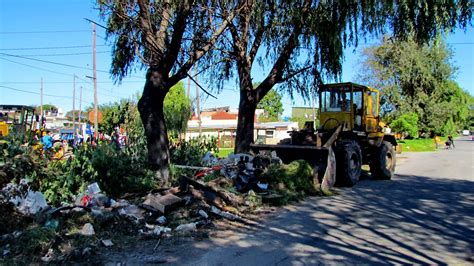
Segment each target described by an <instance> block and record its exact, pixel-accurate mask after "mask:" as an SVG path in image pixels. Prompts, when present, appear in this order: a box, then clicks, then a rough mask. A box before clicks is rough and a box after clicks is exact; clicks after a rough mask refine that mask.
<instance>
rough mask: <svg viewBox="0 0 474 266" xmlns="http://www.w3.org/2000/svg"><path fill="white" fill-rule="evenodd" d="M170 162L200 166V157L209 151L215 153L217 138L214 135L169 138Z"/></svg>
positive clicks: (216, 150)
mask: <svg viewBox="0 0 474 266" xmlns="http://www.w3.org/2000/svg"><path fill="white" fill-rule="evenodd" d="M171 142H172V146H171V148H170V153H171V163H172V164H178V165H188V166H202V163H201V161H202V158H203V157H204V155H205V154H206V153H207V152H208V151H210V152H213V153H214V154H216V153H217V152H218V151H219V149H218V148H217V139H216V138H215V137H205V136H203V137H197V138H192V139H190V140H171Z"/></svg>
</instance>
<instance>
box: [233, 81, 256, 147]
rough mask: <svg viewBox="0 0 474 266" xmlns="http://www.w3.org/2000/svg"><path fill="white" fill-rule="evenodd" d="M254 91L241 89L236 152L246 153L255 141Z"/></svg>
mask: <svg viewBox="0 0 474 266" xmlns="http://www.w3.org/2000/svg"><path fill="white" fill-rule="evenodd" d="M254 100H255V99H254V95H253V91H248V90H241V91H240V103H239V116H238V121H237V136H236V138H235V148H234V152H235V153H245V152H248V151H249V150H250V144H251V143H253V130H254V122H255V109H256V108H257V104H256V103H255V102H254Z"/></svg>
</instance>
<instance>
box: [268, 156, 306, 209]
mask: <svg viewBox="0 0 474 266" xmlns="http://www.w3.org/2000/svg"><path fill="white" fill-rule="evenodd" d="M263 178H265V180H267V181H268V183H269V184H270V187H271V188H272V189H275V190H277V191H278V193H280V194H283V195H284V198H285V201H288V200H295V199H300V198H302V197H304V196H305V195H307V194H308V193H312V192H314V186H313V183H312V182H313V168H312V167H311V165H310V164H309V163H308V162H306V161H304V160H297V161H293V162H291V163H290V164H287V165H285V164H283V165H278V164H272V165H270V166H269V168H268V170H267V172H266V173H265V174H264V177H263Z"/></svg>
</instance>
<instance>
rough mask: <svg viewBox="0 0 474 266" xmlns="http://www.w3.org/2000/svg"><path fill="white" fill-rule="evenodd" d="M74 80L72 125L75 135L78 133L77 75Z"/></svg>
mask: <svg viewBox="0 0 474 266" xmlns="http://www.w3.org/2000/svg"><path fill="white" fill-rule="evenodd" d="M72 80H73V81H72V124H73V129H74V133H76V74H74V76H73V79H72Z"/></svg>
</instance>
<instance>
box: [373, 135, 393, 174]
mask: <svg viewBox="0 0 474 266" xmlns="http://www.w3.org/2000/svg"><path fill="white" fill-rule="evenodd" d="M372 156H373V157H372V162H371V164H370V173H371V175H372V177H373V178H375V179H382V180H389V179H392V176H393V174H394V172H395V165H396V157H395V149H394V148H393V145H392V144H391V143H390V142H388V141H383V142H382V144H381V145H380V147H378V148H377V150H376V151H375V153H374V154H373V155H372Z"/></svg>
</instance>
